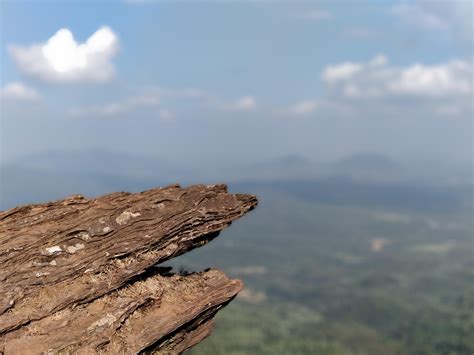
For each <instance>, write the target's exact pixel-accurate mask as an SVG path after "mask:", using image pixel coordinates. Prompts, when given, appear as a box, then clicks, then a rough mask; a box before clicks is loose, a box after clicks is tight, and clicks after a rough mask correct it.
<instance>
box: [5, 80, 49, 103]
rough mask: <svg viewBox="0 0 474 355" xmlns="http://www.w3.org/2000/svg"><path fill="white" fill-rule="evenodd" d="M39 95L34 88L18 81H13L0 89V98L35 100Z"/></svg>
mask: <svg viewBox="0 0 474 355" xmlns="http://www.w3.org/2000/svg"><path fill="white" fill-rule="evenodd" d="M39 97H40V95H39V94H38V92H37V91H36V90H35V89H32V88H30V87H28V86H26V85H24V84H22V83H20V82H13V83H9V84H7V85H5V86H4V87H3V88H1V89H0V98H2V99H6V100H17V101H35V100H38V99H39Z"/></svg>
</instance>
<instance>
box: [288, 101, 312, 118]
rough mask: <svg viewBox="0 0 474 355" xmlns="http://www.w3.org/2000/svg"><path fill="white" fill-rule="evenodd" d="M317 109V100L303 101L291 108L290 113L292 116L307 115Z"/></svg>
mask: <svg viewBox="0 0 474 355" xmlns="http://www.w3.org/2000/svg"><path fill="white" fill-rule="evenodd" d="M317 107H318V102H317V101H316V100H306V101H301V102H298V103H296V104H295V105H293V106H291V107H290V109H289V110H288V113H289V114H291V115H306V114H308V113H312V112H314V111H315V110H316V109H317Z"/></svg>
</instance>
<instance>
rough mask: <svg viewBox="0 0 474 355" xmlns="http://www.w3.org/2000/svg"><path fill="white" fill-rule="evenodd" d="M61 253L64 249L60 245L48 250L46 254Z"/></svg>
mask: <svg viewBox="0 0 474 355" xmlns="http://www.w3.org/2000/svg"><path fill="white" fill-rule="evenodd" d="M61 251H62V249H61V247H60V246H59V245H55V246H54V247H49V248H46V252H48V253H49V254H54V253H59V252H61Z"/></svg>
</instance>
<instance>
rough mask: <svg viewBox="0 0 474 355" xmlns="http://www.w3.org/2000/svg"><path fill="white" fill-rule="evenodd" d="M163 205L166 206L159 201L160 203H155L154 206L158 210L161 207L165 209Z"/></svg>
mask: <svg viewBox="0 0 474 355" xmlns="http://www.w3.org/2000/svg"><path fill="white" fill-rule="evenodd" d="M165 207H166V206H165V204H164V203H163V202H160V203H158V204H156V208H158V209H159V210H163V209H165Z"/></svg>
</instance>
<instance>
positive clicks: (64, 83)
mask: <svg viewBox="0 0 474 355" xmlns="http://www.w3.org/2000/svg"><path fill="white" fill-rule="evenodd" d="M1 13H2V14H1V22H2V25H1V26H2V27H1V32H2V40H1V46H2V52H1V63H2V70H1V83H0V84H1V85H0V86H1V88H2V89H1V90H2V91H1V103H2V110H1V116H2V117H1V120H2V121H1V122H2V126H1V128H2V132H1V134H2V136H1V139H2V142H1V146H0V147H1V159H2V161H12V160H15V159H18V158H19V157H22V156H27V155H30V154H36V153H38V152H42V151H43V152H47V151H58V150H60V151H69V150H82V149H86V148H91V147H92V148H97V149H108V150H114V151H124V152H132V153H133V154H136V155H148V156H149V155H153V156H160V157H161V156H165V157H168V158H169V159H179V160H180V161H182V162H183V164H196V162H197V160H200V159H204V160H205V159H208V160H209V161H214V160H215V161H222V160H231V161H232V160H235V161H260V160H265V159H271V158H276V157H280V156H286V155H291V154H300V155H303V156H305V157H307V158H309V159H313V160H332V159H338V158H341V157H343V156H347V155H350V154H354V153H359V152H376V153H380V154H386V155H389V156H392V157H394V158H396V159H399V160H417V161H430V160H431V161H433V160H441V161H455V162H457V163H459V164H464V165H468V164H471V163H472V134H473V130H472V102H473V99H472V73H473V65H472V58H473V56H472V53H473V47H472V45H473V43H472V2H471V1H457V2H456V1H451V2H448V1H446V2H429V1H418V2H417V1H410V2H397V1H358V2H355V1H344V2H343V1H328V2H323V1H321V2H318V1H311V2H293V1H278V2H275V1H262V2H252V1H207V2H205V1H180V2H172V1H152V0H150V1H128V2H111V1H102V2H96V1H94V2H92V1H91V2H82V1H81V2H79V1H77V2H76V1H64V2H59V1H55V2H47V1H42V2H39V1H38V2H34V1H21V2H18V1H2V3H1ZM61 29H63V31H67V32H62V34H63V35H64V36H65V37H61V38H62V39H61V38H59V37H60V36H57V37H55V36H56V34H57V31H59V30H61ZM94 33H96V34H97V33H98V34H99V35H100V36H99V35H97V36H96V38H99V37H100V38H101V40H100V41H96V42H97V43H99V42H100V43H99V44H98V46H99V47H97V48H98V49H97V48H96V49H94V48H95V47H94V48H92V46H89V47H87V48H86V46H85V47H81V48H82V49H78V48H80V44H84V43H86V41H87V40H88V38H90V37H91V36H92V35H93V34H94ZM68 35H72V36H73V37H74V41H75V42H74V46H76V47H74V46H72V47H71V43H72V42H71V41H70V40H68V39H67V38H66V37H67V36H68ZM54 38H56V39H58V40H57V41H56V46H53V45H51V46H49V47H48V46H47V41H48V40H50V39H54ZM64 38H66V39H64ZM44 48H49V51H48V50H47V51H45V50H44ZM91 48H92V49H91ZM68 51H69V52H68ZM44 53H52V54H51V55H50V56H49V55H46V57H45V54H44ZM64 55H65V56H66V59H65V60H66V62H64V60H63V59H61V58H62V57H61V56H64ZM55 56H56V57H55ZM58 56H59V59H58ZM82 56H84V57H82ZM58 60H59V61H58ZM67 61H69V62H67ZM203 157H206V158H203Z"/></svg>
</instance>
